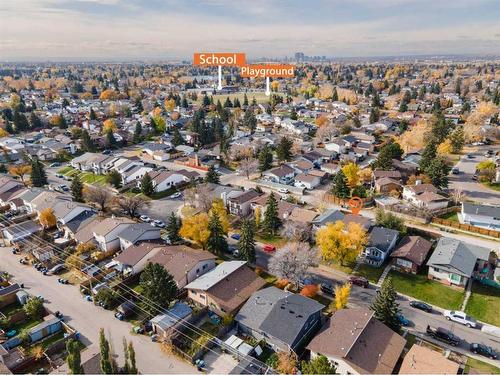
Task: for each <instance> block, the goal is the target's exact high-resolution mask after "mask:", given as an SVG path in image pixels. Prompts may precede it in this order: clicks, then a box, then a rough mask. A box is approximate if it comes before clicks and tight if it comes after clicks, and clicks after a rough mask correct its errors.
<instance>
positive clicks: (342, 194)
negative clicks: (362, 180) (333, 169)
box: [332, 169, 350, 198]
mask: <svg viewBox="0 0 500 375" xmlns="http://www.w3.org/2000/svg"><path fill="white" fill-rule="evenodd" d="M332 194H333V195H334V196H336V197H338V198H348V197H349V194H350V190H349V186H347V178H346V177H345V174H344V172H342V169H341V170H340V171H338V172H337V174H336V175H335V177H334V178H333V184H332Z"/></svg>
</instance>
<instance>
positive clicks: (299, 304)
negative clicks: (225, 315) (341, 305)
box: [234, 286, 325, 352]
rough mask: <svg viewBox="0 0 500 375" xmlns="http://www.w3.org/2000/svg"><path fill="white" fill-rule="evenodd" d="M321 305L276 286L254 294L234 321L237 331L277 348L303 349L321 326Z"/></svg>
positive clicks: (284, 349)
mask: <svg viewBox="0 0 500 375" xmlns="http://www.w3.org/2000/svg"><path fill="white" fill-rule="evenodd" d="M324 307H325V306H323V305H322V304H320V303H319V302H316V301H315V300H313V299H311V298H307V297H304V296H301V295H300V294H294V293H291V292H287V291H283V290H281V289H278V288H276V287H274V286H272V287H269V288H266V289H262V290H259V291H257V292H255V293H254V294H252V296H251V297H250V298H249V299H248V301H247V302H246V303H245V304H244V305H243V307H242V308H241V309H240V311H239V313H238V314H237V315H236V317H235V318H234V320H235V321H236V322H237V323H238V331H239V332H241V333H243V334H246V335H250V336H252V337H254V338H255V339H256V340H265V341H266V342H267V343H268V344H269V345H270V346H271V347H272V348H273V349H274V350H281V351H285V352H290V351H292V350H293V351H297V349H299V348H303V347H304V346H305V345H306V344H307V343H308V342H309V340H310V339H311V338H312V337H313V336H314V334H315V333H316V332H317V330H318V329H319V328H320V327H321V324H322V320H321V310H322V309H323V308H324Z"/></svg>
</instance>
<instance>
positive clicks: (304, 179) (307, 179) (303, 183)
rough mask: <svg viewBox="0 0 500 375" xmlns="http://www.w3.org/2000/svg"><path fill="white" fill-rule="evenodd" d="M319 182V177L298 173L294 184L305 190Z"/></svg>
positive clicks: (314, 186) (312, 187) (317, 184)
mask: <svg viewBox="0 0 500 375" xmlns="http://www.w3.org/2000/svg"><path fill="white" fill-rule="evenodd" d="M320 184H321V179H320V177H318V176H314V175H313V174H305V173H300V174H298V175H297V176H295V184H294V185H295V186H296V187H300V188H305V189H307V190H313V189H314V188H316V187H318V186H319V185H320Z"/></svg>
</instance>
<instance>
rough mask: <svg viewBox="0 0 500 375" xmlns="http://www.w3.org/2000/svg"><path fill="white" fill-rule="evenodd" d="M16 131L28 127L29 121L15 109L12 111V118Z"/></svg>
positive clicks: (24, 129) (21, 130)
mask: <svg viewBox="0 0 500 375" xmlns="http://www.w3.org/2000/svg"><path fill="white" fill-rule="evenodd" d="M12 122H13V123H14V128H15V130H16V132H23V131H26V130H28V129H29V123H28V120H27V119H26V116H25V115H24V113H21V112H19V111H18V110H17V109H16V110H15V111H14V117H13V119H12Z"/></svg>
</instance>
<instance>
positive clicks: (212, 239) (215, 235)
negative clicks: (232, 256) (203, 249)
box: [207, 212, 228, 255]
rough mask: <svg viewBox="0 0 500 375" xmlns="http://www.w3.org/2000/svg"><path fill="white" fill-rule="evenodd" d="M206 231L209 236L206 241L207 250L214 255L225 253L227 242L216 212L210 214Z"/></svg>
mask: <svg viewBox="0 0 500 375" xmlns="http://www.w3.org/2000/svg"><path fill="white" fill-rule="evenodd" d="M208 230H209V231H210V235H209V236H208V240H207V250H208V251H210V252H211V253H212V254H216V255H220V254H223V253H225V252H227V247H228V246H227V240H226V237H225V235H224V228H222V224H221V222H220V218H219V214H218V213H217V212H212V214H211V215H210V220H209V222H208Z"/></svg>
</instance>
